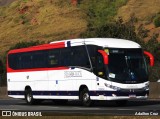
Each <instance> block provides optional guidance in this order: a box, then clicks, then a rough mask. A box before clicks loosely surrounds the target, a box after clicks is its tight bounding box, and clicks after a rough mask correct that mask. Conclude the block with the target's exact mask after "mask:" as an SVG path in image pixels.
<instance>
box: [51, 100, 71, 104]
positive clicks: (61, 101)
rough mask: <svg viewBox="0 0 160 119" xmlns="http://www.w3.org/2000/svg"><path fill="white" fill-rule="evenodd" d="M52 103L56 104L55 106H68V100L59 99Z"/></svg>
mask: <svg viewBox="0 0 160 119" xmlns="http://www.w3.org/2000/svg"><path fill="white" fill-rule="evenodd" d="M52 101H53V102H54V104H55V105H66V104H67V102H68V100H58V99H55V100H52Z"/></svg>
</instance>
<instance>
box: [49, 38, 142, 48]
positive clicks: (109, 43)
mask: <svg viewBox="0 0 160 119" xmlns="http://www.w3.org/2000/svg"><path fill="white" fill-rule="evenodd" d="M69 41H70V43H71V46H78V45H83V44H84V43H85V44H91V45H98V46H102V47H108V48H141V46H140V45H139V44H138V43H136V42H133V41H130V40H124V39H116V38H86V39H70V40H63V41H55V42H51V43H50V44H54V43H60V42H69Z"/></svg>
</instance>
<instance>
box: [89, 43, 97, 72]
mask: <svg viewBox="0 0 160 119" xmlns="http://www.w3.org/2000/svg"><path fill="white" fill-rule="evenodd" d="M87 49H88V53H89V56H90V59H91V62H92V66H93V69H94V68H95V65H96V55H97V54H96V53H97V47H96V46H94V45H87Z"/></svg>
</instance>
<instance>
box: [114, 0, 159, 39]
mask: <svg viewBox="0 0 160 119" xmlns="http://www.w3.org/2000/svg"><path fill="white" fill-rule="evenodd" d="M159 5H160V0H129V1H128V3H127V4H126V5H124V6H122V7H121V8H120V9H119V10H118V15H117V16H118V17H122V18H123V20H124V21H125V22H126V21H128V20H129V19H130V17H133V16H134V17H135V19H136V22H135V25H136V27H137V29H138V28H140V27H143V28H144V29H146V31H147V30H148V31H149V32H148V37H146V38H144V40H148V39H150V37H151V36H153V34H155V33H156V34H160V27H157V28H156V27H155V25H154V24H153V21H154V18H155V17H156V16H157V15H158V14H160V6H159ZM157 40H159V41H160V35H159V37H158V39H157Z"/></svg>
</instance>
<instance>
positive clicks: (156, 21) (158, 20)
mask: <svg viewBox="0 0 160 119" xmlns="http://www.w3.org/2000/svg"><path fill="white" fill-rule="evenodd" d="M154 25H155V27H160V14H157V15H156V16H155V18H154Z"/></svg>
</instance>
